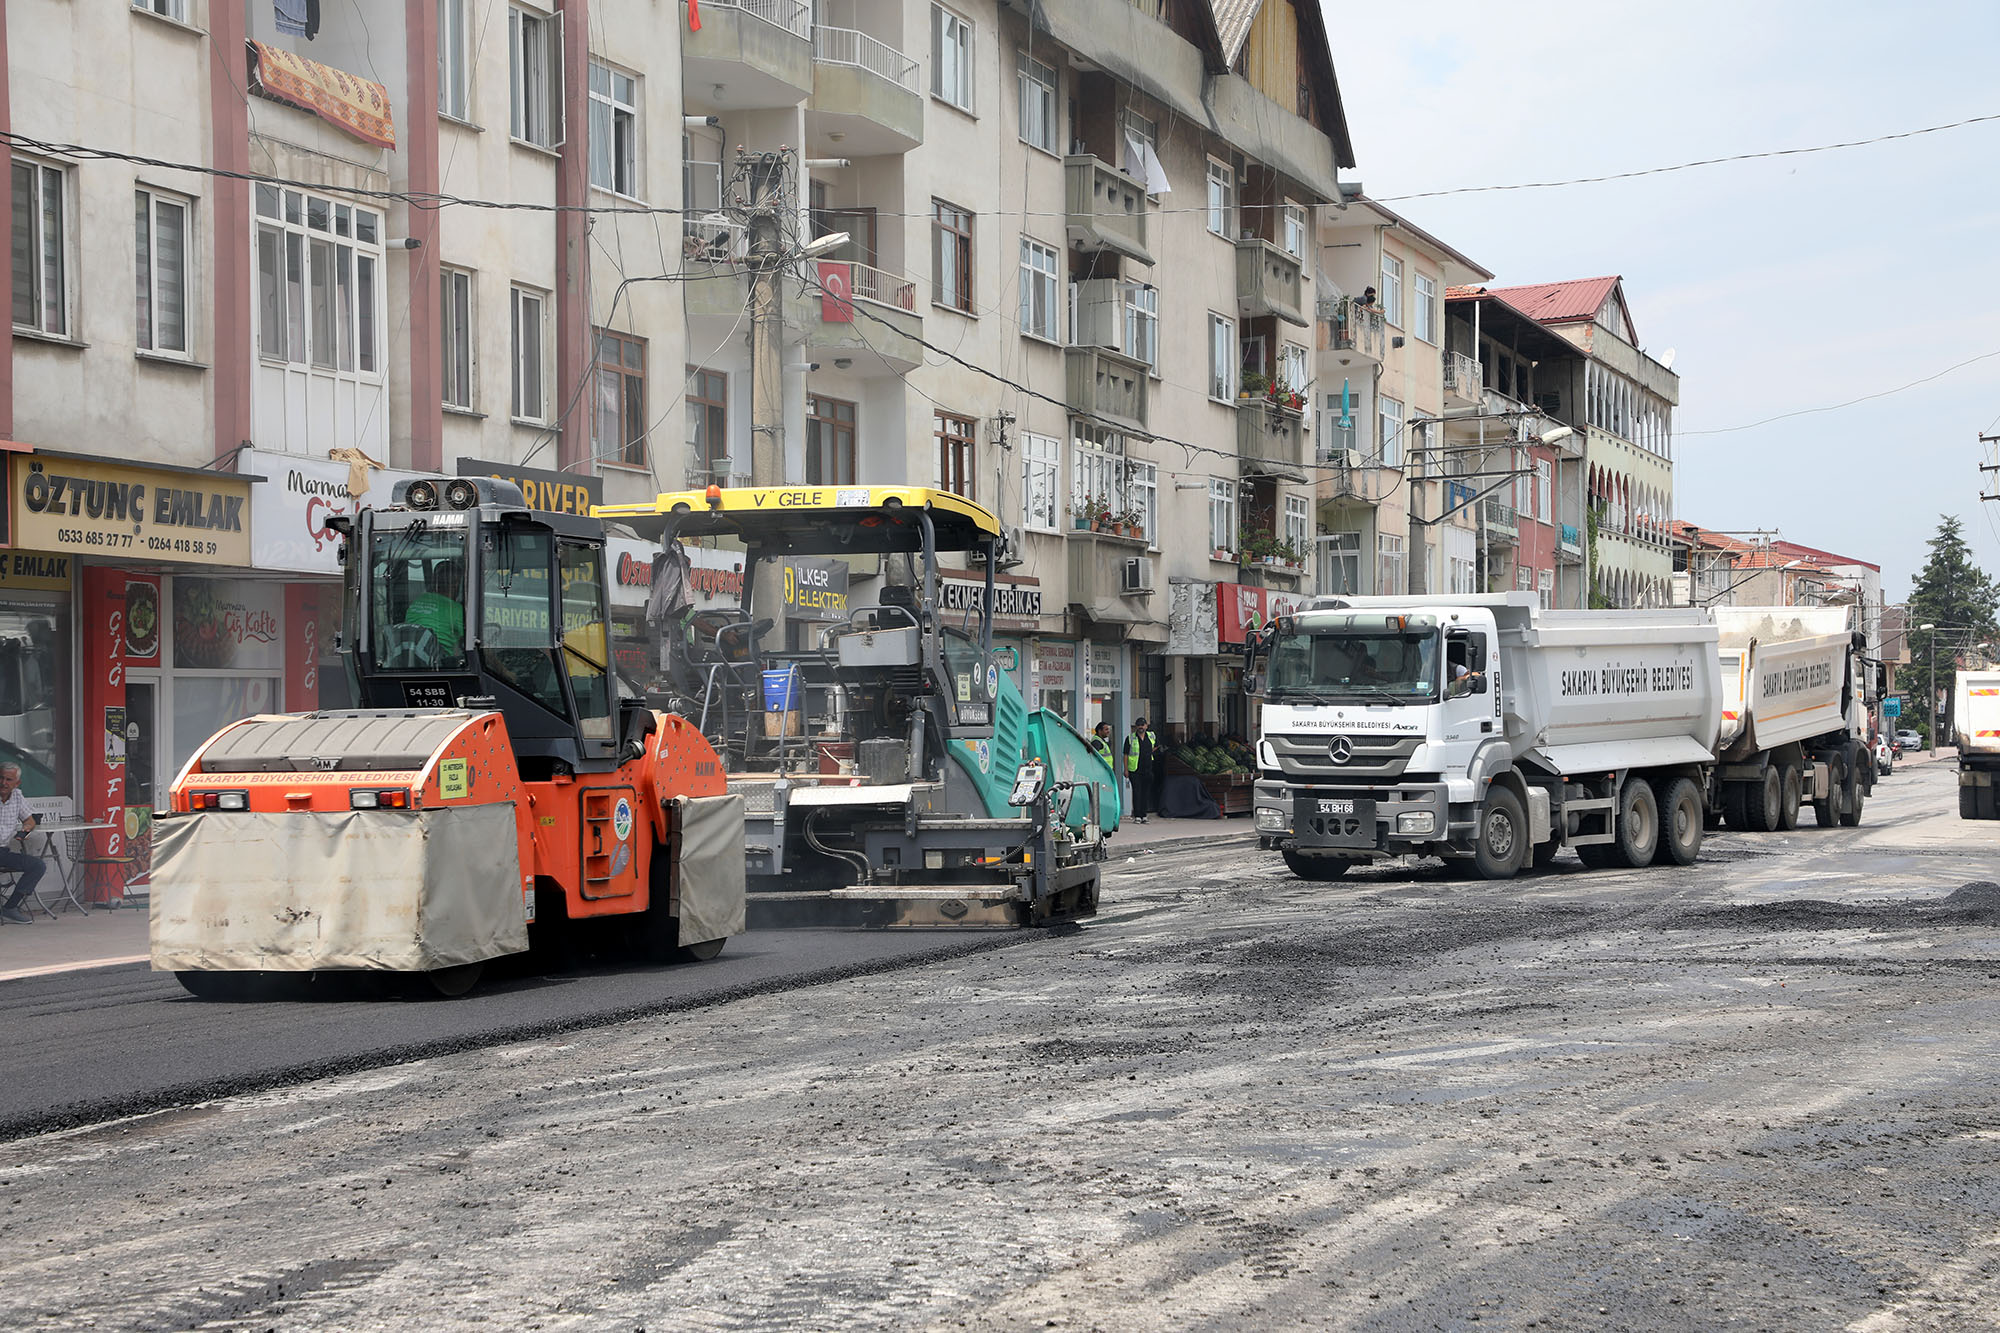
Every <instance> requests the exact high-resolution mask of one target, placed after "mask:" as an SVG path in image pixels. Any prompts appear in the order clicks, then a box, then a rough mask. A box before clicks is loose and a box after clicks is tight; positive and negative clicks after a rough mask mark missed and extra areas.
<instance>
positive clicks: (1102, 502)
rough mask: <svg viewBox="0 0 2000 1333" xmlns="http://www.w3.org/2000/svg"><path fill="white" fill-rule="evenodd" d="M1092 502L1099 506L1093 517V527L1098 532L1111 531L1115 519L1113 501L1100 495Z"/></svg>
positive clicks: (1091, 524)
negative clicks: (1112, 511)
mask: <svg viewBox="0 0 2000 1333" xmlns="http://www.w3.org/2000/svg"><path fill="white" fill-rule="evenodd" d="M1091 503H1093V504H1095V505H1096V506H1097V512H1096V514H1094V515H1093V516H1092V517H1091V523H1090V526H1091V528H1092V529H1093V530H1094V531H1097V532H1110V531H1111V525H1112V523H1113V521H1114V520H1113V519H1112V517H1111V502H1110V501H1108V500H1106V499H1105V498H1104V497H1103V496H1101V495H1100V496H1098V497H1097V498H1096V499H1095V500H1093V501H1092V502H1091Z"/></svg>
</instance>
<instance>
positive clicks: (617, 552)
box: [605, 537, 743, 693]
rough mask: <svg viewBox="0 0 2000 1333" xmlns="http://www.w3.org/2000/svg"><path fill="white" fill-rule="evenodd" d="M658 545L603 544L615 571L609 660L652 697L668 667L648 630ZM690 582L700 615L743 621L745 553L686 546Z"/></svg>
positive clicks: (612, 540)
mask: <svg viewBox="0 0 2000 1333" xmlns="http://www.w3.org/2000/svg"><path fill="white" fill-rule="evenodd" d="M659 549H660V548H659V546H658V545H657V544H656V543H654V542H649V541H641V540H640V539H639V538H637V537H609V538H606V539H605V563H606V564H607V565H609V566H610V569H611V656H612V660H613V661H614V662H616V663H617V666H618V673H619V675H621V676H622V677H624V679H625V681H626V683H627V684H628V685H629V686H630V687H632V688H634V689H637V690H639V691H641V692H642V693H643V692H651V691H655V690H657V688H658V687H659V685H660V684H661V676H662V673H663V671H664V670H665V664H664V663H663V662H662V661H661V660H660V648H661V644H660V641H659V639H658V638H657V637H656V636H655V635H654V634H653V633H652V632H651V631H650V630H649V628H648V627H647V625H646V601H647V599H648V598H649V597H651V596H652V592H653V559H654V557H655V556H656V555H658V554H659ZM684 549H685V550H686V551H687V553H688V560H689V563H690V564H691V565H692V566H693V568H692V569H691V570H690V571H689V576H688V583H689V587H690V591H691V592H692V594H693V596H694V609H695V611H696V612H703V611H716V610H724V611H729V612H734V613H736V614H735V615H734V616H732V617H731V618H732V619H735V618H740V616H741V610H740V608H741V607H742V605H743V552H741V551H723V550H716V549H714V548H712V547H706V546H686V547H685V548H684Z"/></svg>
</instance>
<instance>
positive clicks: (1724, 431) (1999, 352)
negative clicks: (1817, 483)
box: [1679, 349, 2000, 437]
mask: <svg viewBox="0 0 2000 1333" xmlns="http://www.w3.org/2000/svg"><path fill="white" fill-rule="evenodd" d="M1996 356H2000V349H1996V350H1994V351H1991V352H1981V353H1980V354H1979V355H1978V356H1973V357H1967V358H1966V359H1965V360H1963V361H1960V362H1958V363H1957V364H1956V365H1950V366H1946V367H1945V368H1944V369H1943V370H1940V371H1938V372H1937V373H1935V374H1932V375H1926V376H1924V377H1923V378H1922V379H1917V380H1911V381H1910V382H1909V383H1908V384H1899V385H1897V386H1896V387H1895V388H1893V389H1883V390H1882V391H1881V392H1879V393H1865V394H1862V395H1861V396H1860V397H1859V398H1850V399H1848V400H1847V401H1846V402H1844V403H1830V404H1828V405H1827V406H1825V407H1802V408H1800V409H1799V410H1798V411H1796V412H1780V413H1779V414H1778V415H1777V416H1774V417H1765V418H1764V419H1763V420H1762V421H1750V422H1746V423H1744V424H1743V425H1741V426H1719V427H1717V428H1715V429H1713V430H1688V429H1686V428H1685V427H1683V428H1682V429H1681V431H1680V432H1679V433H1680V434H1681V435H1682V436H1684V437H1685V436H1688V435H1733V434H1735V433H1736V432H1737V431H1740V430H1755V429H1756V428H1757V427H1759V426H1768V425H1770V424H1771V423H1772V422H1774V421H1789V420H1791V419H1792V418H1793V417H1808V416H1813V415H1815V414H1817V413H1820V412H1838V411H1840V410H1841V409H1842V408H1844V407H1853V406H1854V405H1855V404H1856V403H1866V402H1872V401H1873V400H1875V399H1877V398H1887V397H1889V396H1890V395H1891V394H1898V393H1901V392H1903V391H1904V390H1905V389H1914V388H1916V387H1917V386H1918V385H1920V384H1929V383H1930V382H1931V381H1932V380H1936V379H1943V378H1944V377H1945V376H1946V375H1949V374H1951V373H1952V372H1953V371H1954V370H1963V369H1965V368H1966V367H1967V366H1970V365H1975V364H1977V363H1978V362H1981V361H1991V360H1992V359H1993V358H1994V357H1996Z"/></svg>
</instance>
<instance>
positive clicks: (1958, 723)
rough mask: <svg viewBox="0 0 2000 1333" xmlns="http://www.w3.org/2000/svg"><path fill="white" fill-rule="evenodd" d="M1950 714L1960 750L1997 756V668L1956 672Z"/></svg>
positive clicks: (1999, 714)
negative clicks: (1955, 704) (1955, 697)
mask: <svg viewBox="0 0 2000 1333" xmlns="http://www.w3.org/2000/svg"><path fill="white" fill-rule="evenodd" d="M1953 716H1954V718H1955V721H1954V722H1953V728H1952V729H1953V731H1954V733H1955V735H1956V739H1957V741H1958V752H1959V754H1961V755H1990V756H1994V757H2000V671H1961V672H1959V673H1958V707H1957V708H1956V709H1954V710H1953Z"/></svg>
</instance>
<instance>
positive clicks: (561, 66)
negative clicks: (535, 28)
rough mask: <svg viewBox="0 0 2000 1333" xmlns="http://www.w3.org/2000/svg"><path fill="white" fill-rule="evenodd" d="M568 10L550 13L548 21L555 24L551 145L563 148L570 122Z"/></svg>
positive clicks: (552, 60) (552, 61) (550, 105)
mask: <svg viewBox="0 0 2000 1333" xmlns="http://www.w3.org/2000/svg"><path fill="white" fill-rule="evenodd" d="M567 17H568V15H567V13H566V12H563V11H558V12H556V13H554V14H551V15H549V17H548V20H547V21H548V22H549V23H551V24H553V25H554V28H553V31H554V38H553V40H552V41H550V43H549V45H550V47H551V48H552V50H551V51H550V53H549V54H550V60H549V147H551V148H561V147H562V146H563V145H564V144H566V143H568V142H569V122H568V120H567V119H566V118H565V116H564V115H563V112H564V111H565V110H566V109H567V107H566V102H567V99H566V97H565V96H564V83H565V74H566V72H567V71H568V69H569V65H568V57H567V52H568V49H569V29H568V27H567V26H566V25H565V24H564V23H563V20H564V19H565V18H567Z"/></svg>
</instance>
